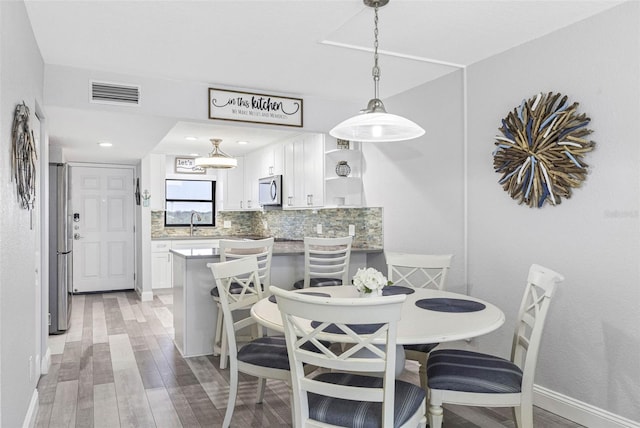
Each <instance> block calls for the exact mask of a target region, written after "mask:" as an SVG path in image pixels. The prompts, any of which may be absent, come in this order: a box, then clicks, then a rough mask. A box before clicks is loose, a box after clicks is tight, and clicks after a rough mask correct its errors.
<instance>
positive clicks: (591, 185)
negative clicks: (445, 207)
mask: <svg viewBox="0 0 640 428" xmlns="http://www.w3.org/2000/svg"><path fill="white" fill-rule="evenodd" d="M639 18H640V10H639V5H638V3H637V2H633V3H627V4H624V5H622V6H619V7H617V8H614V9H613V10H611V11H607V12H604V13H603V14H601V15H598V16H595V17H593V18H589V19H587V20H585V21H583V22H580V23H577V24H575V25H572V26H570V27H569V28H566V29H563V30H560V31H558V32H556V33H553V34H551V35H549V36H547V37H543V38H540V39H538V40H536V41H533V42H530V43H527V44H525V45H523V46H521V47H519V48H516V49H512V50H510V51H508V52H505V53H503V54H501V55H498V56H495V57H493V58H490V59H488V60H486V61H483V62H481V63H479V64H475V65H473V66H471V67H469V68H468V76H469V80H468V83H469V92H468V96H469V110H468V112H469V128H468V131H469V152H468V156H469V278H470V279H471V291H472V293H473V294H475V295H478V296H481V297H483V298H486V299H488V300H490V301H492V302H494V303H497V304H498V305H499V306H500V307H501V308H503V309H504V310H505V312H506V313H507V315H508V318H507V325H513V321H514V317H515V315H516V310H517V308H516V301H517V299H518V298H519V297H520V296H521V293H522V286H523V280H524V279H525V274H526V270H527V268H528V266H529V265H530V264H531V263H532V262H535V263H539V264H543V265H546V266H549V267H550V268H552V269H555V270H558V271H559V272H561V273H563V274H564V275H565V277H566V281H565V282H564V283H563V284H561V285H560V287H559V292H558V294H557V296H556V298H555V300H554V302H553V305H552V307H551V311H550V315H549V318H548V321H547V329H546V332H545V337H544V341H543V344H542V351H541V355H540V358H539V364H538V372H537V376H536V383H537V384H539V385H541V386H544V387H547V388H549V389H551V390H554V391H556V392H559V393H561V394H565V395H567V396H570V397H572V398H575V399H577V400H580V401H582V402H585V403H588V404H591V405H594V406H597V407H600V408H603V409H606V410H608V411H610V412H613V413H615V414H618V415H621V416H624V417H626V418H630V419H632V420H636V421H640V406H638V402H639V401H640V363H638V355H640V329H638V325H639V323H640V286H639V284H640V273H639V269H638V267H639V265H638V260H639V256H640V242H639V239H638V238H639V236H638V230H639V229H638V227H639V222H638V197H639V194H638V183H639V178H640V177H639V170H638V154H639V153H638V147H639V144H638V135H640V127H639V126H638V123H639V118H640V105H639V100H640V87H639V83H640V77H639V76H640V57H639V54H640V30H639V28H640V26H639V25H638V23H639ZM540 91H543V92H549V91H554V92H561V93H563V94H566V95H568V96H569V98H570V99H571V100H572V101H578V102H579V103H580V111H581V112H584V113H587V115H588V116H589V117H591V119H592V121H591V124H590V128H591V129H593V130H594V133H593V134H592V135H591V139H593V140H594V141H596V143H597V146H596V150H595V151H594V152H592V153H590V154H589V155H588V156H587V158H586V161H587V163H588V164H589V165H590V166H591V168H590V173H589V176H588V178H587V180H586V182H585V183H584V184H583V186H582V187H581V188H580V189H578V190H577V191H575V193H574V195H573V196H572V197H571V199H568V200H565V201H563V202H562V204H561V205H559V206H556V207H551V206H546V207H544V208H543V209H531V208H527V207H525V206H520V205H517V203H516V202H515V201H513V200H512V199H510V198H509V196H508V195H507V193H506V192H504V191H503V190H502V188H501V186H499V185H498V184H497V180H498V178H499V175H498V174H496V173H494V172H493V169H492V158H491V156H490V153H491V151H492V150H493V141H494V140H493V137H494V136H495V135H497V128H498V127H499V126H500V119H501V118H503V117H504V116H506V114H507V113H508V112H509V111H510V110H511V109H513V108H514V107H515V106H517V105H519V104H520V101H521V100H522V99H523V98H529V97H531V96H532V95H535V94H536V93H538V92H540ZM488 339H489V340H487V341H486V343H485V345H484V346H483V347H484V349H485V350H490V349H504V350H505V351H506V348H507V346H506V345H507V343H508V341H509V339H510V337H509V331H508V329H504V330H503V331H501V333H499V334H496V335H492V336H491V337H490V338H488ZM503 353H504V352H503Z"/></svg>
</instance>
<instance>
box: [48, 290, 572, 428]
mask: <svg viewBox="0 0 640 428" xmlns="http://www.w3.org/2000/svg"><path fill="white" fill-rule="evenodd" d="M171 297H172V296H171V294H161V295H160V296H156V297H155V298H154V300H153V301H152V302H146V303H142V302H140V301H139V300H138V298H137V295H136V294H135V293H133V292H118V293H105V294H88V295H77V296H74V298H73V311H72V321H71V329H70V330H69V331H68V332H67V333H66V334H63V335H58V336H50V337H49V346H50V349H51V352H52V358H51V359H52V364H51V368H50V370H49V373H48V374H47V375H45V376H43V377H42V378H41V380H40V382H39V385H38V392H39V399H40V403H39V404H40V406H39V412H38V415H37V421H36V426H37V427H52V428H58V427H82V428H84V427H106V428H113V427H136V428H138V427H189V428H190V427H219V426H221V423H222V419H223V416H224V411H225V409H226V404H227V403H226V400H227V395H228V378H229V371H228V370H220V369H219V360H218V358H217V357H213V356H204V357H195V358H186V359H185V358H182V356H181V355H180V353H179V352H178V350H177V349H176V348H175V346H174V344H173V341H172V337H173V327H172V315H171V308H172V298H171ZM403 376H404V377H405V378H406V379H408V380H411V381H415V382H416V383H418V376H417V367H415V366H411V365H409V370H407V371H406V374H405V375H403ZM255 389H256V382H255V379H253V378H251V377H243V378H241V383H240V386H239V398H238V402H237V404H236V409H235V412H234V415H233V421H232V426H234V427H283V426H284V427H290V426H291V416H290V409H289V393H288V390H287V386H286V385H285V384H284V383H282V382H278V381H269V382H268V383H267V391H266V392H265V400H264V402H263V403H262V404H255V403H254V397H255ZM444 426H445V428H452V427H464V428H474V427H513V426H514V424H513V421H512V419H511V413H510V411H509V410H508V409H477V408H467V407H458V406H449V407H447V408H446V409H445V423H444ZM535 426H536V427H545V428H546V427H559V428H575V427H579V425H577V424H575V423H573V422H571V421H567V420H566V419H562V418H560V417H558V416H556V415H553V414H551V413H548V412H545V411H543V410H541V409H536V411H535Z"/></svg>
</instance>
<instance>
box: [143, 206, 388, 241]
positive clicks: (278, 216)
mask: <svg viewBox="0 0 640 428" xmlns="http://www.w3.org/2000/svg"><path fill="white" fill-rule="evenodd" d="M225 221H226V222H229V226H230V227H228V228H225V227H223V226H224V223H225ZM319 224H320V225H322V234H318V233H317V226H318V225H319ZM349 225H354V227H355V236H354V241H353V246H354V247H356V248H357V247H371V248H382V243H383V233H382V208H326V209H318V210H270V211H264V212H263V211H220V212H218V215H217V216H216V226H215V227H198V228H197V230H195V231H194V236H198V237H202V238H206V237H228V236H243V237H266V236H274V237H276V238H279V239H294V240H302V239H303V238H304V237H305V236H322V237H336V236H346V235H348V233H349ZM188 236H189V228H188V227H164V211H151V238H152V239H162V238H169V237H170V238H175V237H188Z"/></svg>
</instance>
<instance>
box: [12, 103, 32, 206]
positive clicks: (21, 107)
mask: <svg viewBox="0 0 640 428" xmlns="http://www.w3.org/2000/svg"><path fill="white" fill-rule="evenodd" d="M11 140H12V148H11V151H12V153H11V154H12V159H11V172H12V174H13V178H14V179H15V180H16V190H17V196H18V203H19V204H20V208H22V209H26V210H28V209H31V208H33V204H34V202H35V199H36V159H37V157H38V155H37V154H36V144H35V139H34V136H33V131H32V130H31V128H30V127H29V107H27V105H26V104H25V103H24V101H23V102H22V104H18V105H17V106H16V110H15V113H14V116H13V128H12V130H11Z"/></svg>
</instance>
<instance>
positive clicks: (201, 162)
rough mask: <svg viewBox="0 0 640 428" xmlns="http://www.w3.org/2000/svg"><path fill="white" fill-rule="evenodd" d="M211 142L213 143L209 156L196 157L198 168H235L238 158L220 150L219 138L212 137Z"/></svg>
mask: <svg viewBox="0 0 640 428" xmlns="http://www.w3.org/2000/svg"><path fill="white" fill-rule="evenodd" d="M209 141H211V144H213V150H212V151H211V153H209V156H204V157H200V158H196V161H195V164H196V166H199V167H200V168H217V169H228V168H235V167H236V166H238V160H237V159H235V158H233V157H231V156H229V155H228V154H226V153H225V152H223V151H222V150H220V147H219V146H220V143H221V142H222V140H221V139H219V138H212V139H211V140H209Z"/></svg>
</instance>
